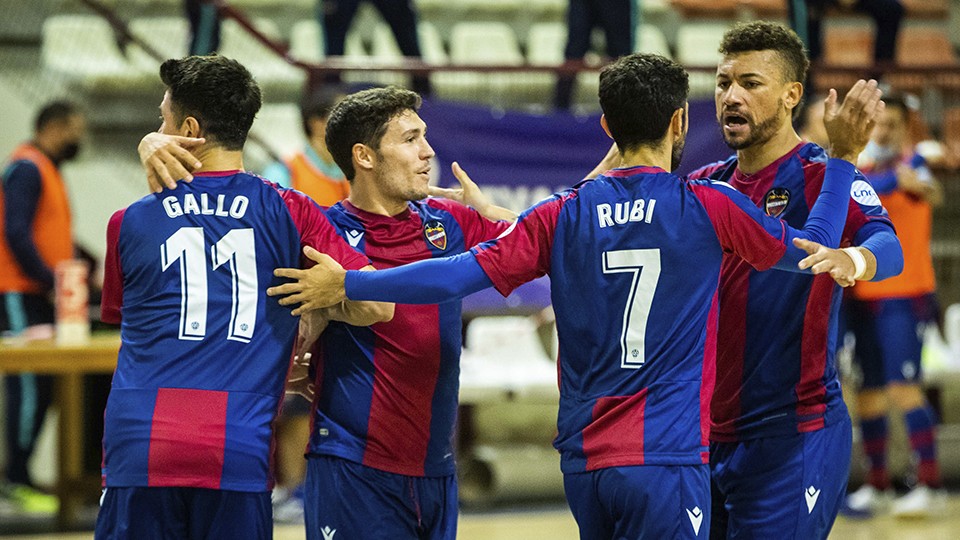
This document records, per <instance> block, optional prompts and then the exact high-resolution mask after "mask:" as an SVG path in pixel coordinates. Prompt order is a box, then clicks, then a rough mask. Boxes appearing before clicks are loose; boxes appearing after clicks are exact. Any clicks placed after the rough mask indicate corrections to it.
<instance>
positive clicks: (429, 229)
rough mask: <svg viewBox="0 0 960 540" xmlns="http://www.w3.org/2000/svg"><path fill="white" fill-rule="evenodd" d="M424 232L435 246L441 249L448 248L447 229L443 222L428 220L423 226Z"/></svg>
mask: <svg viewBox="0 0 960 540" xmlns="http://www.w3.org/2000/svg"><path fill="white" fill-rule="evenodd" d="M423 234H424V236H426V237H427V241H428V242H430V243H431V244H433V247H435V248H437V249H439V250H441V251H443V250H445V249H447V231H446V229H444V228H443V222H440V221H436V220H434V221H428V222H427V224H426V225H425V226H424V228H423Z"/></svg>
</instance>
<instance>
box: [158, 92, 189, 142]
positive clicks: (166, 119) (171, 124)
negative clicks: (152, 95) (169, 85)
mask: <svg viewBox="0 0 960 540" xmlns="http://www.w3.org/2000/svg"><path fill="white" fill-rule="evenodd" d="M160 122H161V123H160V129H159V130H158V131H159V132H160V133H163V134H164V135H184V133H182V131H183V130H181V129H180V128H181V127H182V122H177V119H176V115H175V114H173V102H172V101H171V98H170V91H169V90H167V91H166V92H164V94H163V101H161V102H160Z"/></svg>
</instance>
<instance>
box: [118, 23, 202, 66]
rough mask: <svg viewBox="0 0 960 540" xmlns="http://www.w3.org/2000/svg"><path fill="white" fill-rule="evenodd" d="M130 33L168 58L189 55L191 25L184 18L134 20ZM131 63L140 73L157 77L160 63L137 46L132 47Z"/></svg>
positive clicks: (164, 57)
mask: <svg viewBox="0 0 960 540" xmlns="http://www.w3.org/2000/svg"><path fill="white" fill-rule="evenodd" d="M130 32H131V33H132V34H133V35H134V36H136V37H137V38H139V39H141V40H143V41H144V42H145V43H146V44H147V45H148V46H150V47H151V48H152V49H154V50H155V51H157V52H158V53H160V54H161V56H163V59H167V58H183V57H184V56H186V55H187V54H188V41H189V39H190V24H189V23H188V22H187V20H186V19H184V18H183V17H148V18H144V19H134V20H133V21H132V22H131V23H130ZM130 61H131V62H132V63H133V65H134V66H136V67H137V69H139V70H140V71H142V72H144V73H146V74H147V75H149V76H151V77H156V75H157V70H158V68H159V66H160V62H159V61H157V60H156V59H154V58H153V57H152V56H150V55H149V54H147V52H146V51H144V50H143V49H141V48H140V47H139V46H137V45H131V48H130Z"/></svg>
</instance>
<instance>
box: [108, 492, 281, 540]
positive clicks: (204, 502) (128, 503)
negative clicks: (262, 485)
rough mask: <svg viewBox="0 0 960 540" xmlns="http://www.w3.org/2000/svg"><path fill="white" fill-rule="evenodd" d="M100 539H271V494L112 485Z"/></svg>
mask: <svg viewBox="0 0 960 540" xmlns="http://www.w3.org/2000/svg"><path fill="white" fill-rule="evenodd" d="M94 538H95V539H96V540H167V539H169V538H184V539H186V538H191V539H193V538H198V539H199V538H203V539H207V540H236V539H237V538H244V539H249V540H270V539H271V538H273V507H272V506H271V504H270V492H269V491H265V492H255V493H254V492H245V491H226V490H219V489H206V488H186V487H109V488H107V489H106V490H105V491H104V494H103V498H102V499H101V500H100V514H99V515H98V516H97V527H96V531H95V532H94Z"/></svg>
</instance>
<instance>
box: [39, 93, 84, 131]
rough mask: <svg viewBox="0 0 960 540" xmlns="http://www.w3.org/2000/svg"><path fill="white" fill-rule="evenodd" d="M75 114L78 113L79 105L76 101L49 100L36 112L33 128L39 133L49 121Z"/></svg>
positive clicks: (59, 120)
mask: <svg viewBox="0 0 960 540" xmlns="http://www.w3.org/2000/svg"><path fill="white" fill-rule="evenodd" d="M75 114H80V107H78V106H77V104H76V103H73V102H72V101H67V100H57V101H51V102H50V103H47V104H46V105H44V106H43V108H42V109H40V112H38V113H37V117H36V118H35V119H34V121H33V129H34V130H35V131H36V132H38V133H39V132H40V131H43V129H44V128H45V127H47V126H48V125H50V124H51V123H53V122H61V121H63V120H66V119H68V118H70V117H71V116H73V115H75Z"/></svg>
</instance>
